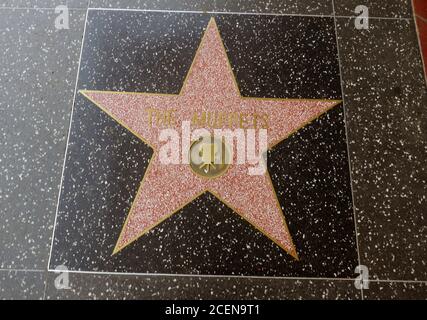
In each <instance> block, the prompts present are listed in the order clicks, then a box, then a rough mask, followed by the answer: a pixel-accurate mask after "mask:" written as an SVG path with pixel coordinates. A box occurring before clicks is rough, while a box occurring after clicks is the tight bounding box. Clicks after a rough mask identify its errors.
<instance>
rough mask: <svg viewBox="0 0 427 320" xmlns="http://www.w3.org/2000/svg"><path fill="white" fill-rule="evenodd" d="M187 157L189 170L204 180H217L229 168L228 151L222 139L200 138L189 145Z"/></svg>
mask: <svg viewBox="0 0 427 320" xmlns="http://www.w3.org/2000/svg"><path fill="white" fill-rule="evenodd" d="M189 157H190V167H191V170H193V172H194V173H196V174H197V175H199V176H202V177H205V178H210V179H212V178H217V177H219V176H221V175H222V174H224V173H225V172H226V171H227V169H228V167H229V166H230V150H229V149H228V147H227V145H226V143H225V142H224V139H223V138H222V139H218V138H214V137H212V136H204V137H200V138H199V139H197V140H196V141H193V143H192V144H191V146H190V151H189Z"/></svg>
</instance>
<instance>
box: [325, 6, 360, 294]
mask: <svg viewBox="0 0 427 320" xmlns="http://www.w3.org/2000/svg"><path fill="white" fill-rule="evenodd" d="M332 10H333V14H334V28H335V40H336V45H337V56H338V67H339V71H340V84H341V100H342V104H343V112H344V128H345V136H346V146H347V161H348V170H349V174H350V189H351V201H352V207H353V219H354V232H355V235H356V239H355V240H356V250H357V260H358V261H359V266H360V265H361V259H360V249H359V238H358V235H357V233H358V229H357V217H356V209H355V206H354V189H353V175H352V172H351V157H350V145H349V136H348V128H347V109H346V105H345V98H344V85H343V81H344V78H343V72H342V63H341V58H340V47H339V41H338V28H337V18H336V17H335V0H332ZM360 293H361V296H362V300H363V298H364V296H363V288H360Z"/></svg>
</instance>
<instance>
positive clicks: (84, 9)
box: [0, 7, 87, 11]
mask: <svg viewBox="0 0 427 320" xmlns="http://www.w3.org/2000/svg"><path fill="white" fill-rule="evenodd" d="M2 9H4V10H55V7H52V8H49V7H43V8H38V7H0V10H2ZM68 10H80V11H86V10H87V8H83V7H82V8H73V7H69V8H68Z"/></svg>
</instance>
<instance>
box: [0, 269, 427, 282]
mask: <svg viewBox="0 0 427 320" xmlns="http://www.w3.org/2000/svg"><path fill="white" fill-rule="evenodd" d="M0 272H32V273H43V272H47V273H55V274H57V273H58V271H56V270H52V269H49V270H39V269H0ZM61 272H63V271H61ZM67 272H68V273H70V274H85V275H94V276H95V275H99V276H120V277H126V276H129V277H169V278H171V277H172V278H179V277H181V278H233V279H259V280H263V279H265V280H274V279H277V280H304V281H332V282H333V281H351V282H354V279H353V278H331V277H285V276H278V277H274V276H240V275H207V274H179V273H177V274H173V273H138V272H101V271H79V270H69V271H67ZM369 282H381V283H414V284H427V280H394V279H369Z"/></svg>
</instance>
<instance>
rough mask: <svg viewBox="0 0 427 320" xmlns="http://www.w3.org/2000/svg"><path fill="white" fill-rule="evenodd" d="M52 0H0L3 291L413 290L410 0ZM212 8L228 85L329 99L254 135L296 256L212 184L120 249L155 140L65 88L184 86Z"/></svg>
mask: <svg viewBox="0 0 427 320" xmlns="http://www.w3.org/2000/svg"><path fill="white" fill-rule="evenodd" d="M59 4H60V3H57V1H55V0H43V1H31V0H16V1H14V0H6V1H3V2H2V4H1V6H0V47H1V49H2V53H3V54H2V55H1V56H0V77H1V82H0V86H1V92H2V95H1V99H0V111H1V117H0V137H1V139H0V150H1V152H0V217H1V221H2V222H1V224H0V230H1V232H0V249H1V250H0V298H3V299H162V298H163V299H177V298H184V299H215V298H217V299H218V298H219V299H220V298H224V299H426V298H427V271H426V262H427V254H426V247H427V246H426V242H427V241H426V240H427V224H426V222H425V208H426V207H427V184H426V182H427V165H426V163H427V110H426V105H427V95H426V87H425V82H424V78H423V65H422V61H421V57H420V50H419V47H418V42H417V39H416V33H415V25H414V21H413V19H412V9H411V6H410V1H408V0H389V1H387V2H386V3H384V1H369V4H368V3H363V2H361V1H354V0H334V1H329V0H304V1H301V0H298V1H297V0H285V1H275V0H274V1H267V2H266V1H220V0H216V1H192V0H188V1H173V0H161V1H137V0H117V1H104V0H90V1H86V0H71V1H67V4H68V7H69V8H70V11H69V13H70V16H69V25H70V28H69V29H64V30H57V29H55V25H54V21H55V18H56V16H57V14H56V13H55V9H54V8H55V6H56V5H59ZM359 4H366V5H367V6H368V7H369V9H370V20H369V29H368V30H358V29H356V28H355V26H354V17H353V16H354V8H355V6H356V5H359ZM211 19H214V21H215V23H216V25H217V28H218V32H219V34H220V38H221V41H222V42H223V44H224V46H223V48H224V50H225V53H226V57H227V59H228V61H229V64H230V66H231V69H230V70H232V74H233V76H234V78H235V81H236V84H237V87H238V89H239V91H240V95H241V96H242V97H251V98H256V99H259V98H263V99H267V100H268V99H270V98H275V100H274V101H281V99H282V100H283V101H288V100H286V99H294V100H295V101H304V100H306V101H308V99H311V100H310V101H316V99H317V100H319V101H339V103H336V104H334V107H333V108H330V109H329V110H328V111H327V112H325V113H323V114H319V115H317V116H316V117H315V118H314V119H312V120H313V121H311V122H308V123H304V126H302V127H301V126H299V127H301V128H300V129H299V130H298V131H296V132H295V133H293V134H292V135H290V136H289V137H287V139H284V140H282V141H281V142H280V143H278V144H277V145H275V146H274V147H272V148H270V149H269V152H268V167H267V170H268V174H269V175H270V176H271V182H272V188H273V189H272V190H274V192H275V194H276V195H277V200H278V204H279V206H280V209H281V210H282V211H283V216H284V218H285V222H286V225H285V226H286V227H287V229H286V230H287V232H289V235H290V237H291V238H292V244H293V246H294V247H295V250H296V253H297V255H298V259H296V257H295V256H292V255H291V254H289V252H287V251H286V250H284V249H283V247H281V246H280V243H279V245H278V243H277V242H278V241H274V237H273V236H272V234H273V233H274V232H273V231H272V230H270V231H269V232H268V230H259V229H257V228H254V223H251V222H250V221H249V220H247V219H246V220H245V219H243V218H242V217H243V216H242V215H236V214H235V212H234V211H240V210H241V209H242V208H239V210H236V209H235V208H234V207H233V209H234V210H233V209H232V208H230V205H227V204H226V203H224V201H220V199H219V198H218V196H217V195H216V194H213V193H211V192H206V193H203V194H202V195H200V197H198V198H196V199H194V201H192V202H190V203H188V205H186V206H184V207H183V208H182V209H180V210H178V211H177V212H176V213H175V214H173V215H171V216H170V217H169V218H168V219H166V220H164V221H162V222H161V223H160V224H159V225H156V226H155V227H153V228H150V230H148V232H146V233H144V234H143V235H141V236H140V237H139V238H138V239H137V240H136V241H134V242H132V243H128V244H126V246H124V247H123V248H121V250H120V251H119V252H115V250H114V248H115V247H116V245H117V241H118V238H119V236H120V235H121V232H122V230H123V228H124V225H125V221H127V220H126V218H127V216H128V214H129V212H132V209H131V208H132V204H133V202H134V199H135V197H136V196H137V191H138V187H139V185H140V183H141V180H142V178H143V177H144V175H145V173H146V172H147V171H148V170H149V166H148V163H149V160H150V158H152V157H153V153H155V151H153V149H152V148H150V146H148V145H147V144H145V143H144V141H143V140H141V139H139V137H138V136H136V135H135V134H133V133H132V132H133V131H132V132H131V131H129V130H128V127H127V126H126V124H124V123H122V122H121V121H120V119H119V120H118V119H117V118H113V117H111V116H110V115H109V114H107V113H106V112H105V109H103V108H102V105H100V104H97V103H94V101H93V100H90V99H88V98H87V97H85V95H83V94H82V93H81V92H79V90H97V92H102V91H104V92H106V91H114V92H129V93H141V92H150V93H155V94H158V93H162V94H169V95H176V94H178V93H179V92H180V89H181V87H182V86H183V84H184V83H185V79H187V78H186V75H187V73H188V72H189V70H190V69H191V68H190V66H192V62H193V59H195V56H196V51H197V48H198V47H199V45H200V43H201V41H202V38H203V34H204V33H205V30H206V27H207V26H208V23H209V21H210V20H211ZM221 50H222V49H221ZM190 83H191V81H190ZM212 95H214V93H213V92H212ZM245 99H248V98H245ZM243 100H244V99H243ZM263 101H266V100H263ZM289 101H291V100H289ZM292 101H293V100H292ZM119 103H122V100H120V98H117V100H114V104H119ZM114 104H113V106H114ZM71 115H72V116H71ZM133 116H136V115H133ZM129 119H132V116H131V117H130V118H129ZM273 120H274V119H271V121H273ZM249 192H250V191H249ZM249 195H251V194H249ZM251 196H253V195H251ZM163 198H164V197H162V198H161V199H163ZM172 200H174V197H173V196H172V197H171V200H170V201H172ZM251 205H254V204H253V203H252V204H251V203H248V204H247V208H250V207H251ZM266 206H267V202H266ZM242 210H243V209H242ZM272 240H273V241H272ZM59 265H64V266H66V267H67V268H68V269H69V271H70V273H69V274H68V275H69V288H68V289H58V288H57V285H55V283H56V282H55V279H57V277H58V274H56V273H54V272H53V270H54V269H55V268H56V267H57V266H59ZM358 265H363V266H366V267H367V268H368V270H369V279H370V281H369V288H365V289H360V288H356V287H355V285H354V278H356V277H357V276H358V274H357V273H355V268H356V267H357V266H358ZM48 270H49V271H48Z"/></svg>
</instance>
